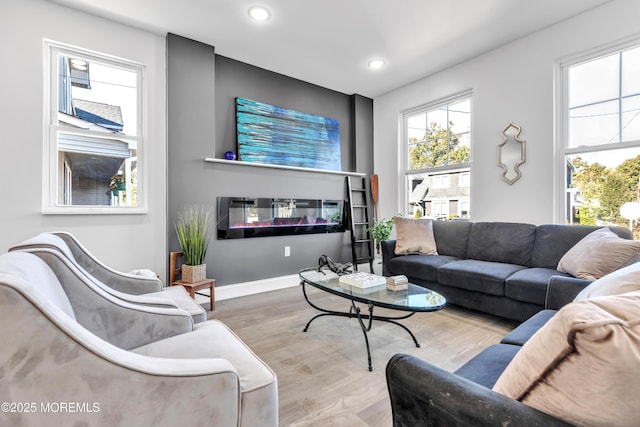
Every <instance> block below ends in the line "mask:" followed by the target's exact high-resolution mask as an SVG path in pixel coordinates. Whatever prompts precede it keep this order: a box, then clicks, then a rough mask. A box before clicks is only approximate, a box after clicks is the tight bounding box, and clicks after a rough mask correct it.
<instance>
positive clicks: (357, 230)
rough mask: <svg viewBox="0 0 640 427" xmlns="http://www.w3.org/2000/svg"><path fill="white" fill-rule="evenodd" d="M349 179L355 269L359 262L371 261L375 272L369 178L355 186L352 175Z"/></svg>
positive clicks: (348, 200)
mask: <svg viewBox="0 0 640 427" xmlns="http://www.w3.org/2000/svg"><path fill="white" fill-rule="evenodd" d="M346 181H347V202H348V205H349V226H350V227H349V228H350V230H351V256H352V259H353V261H352V262H353V269H354V271H358V264H360V263H363V262H365V261H366V262H368V263H369V268H370V270H371V273H373V260H374V256H373V244H374V243H373V239H372V237H371V233H370V232H369V227H370V226H371V224H370V223H369V204H368V203H367V178H365V177H362V184H361V185H360V186H359V187H355V188H354V187H353V186H352V184H351V177H350V176H347V177H346Z"/></svg>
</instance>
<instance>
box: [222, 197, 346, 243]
mask: <svg viewBox="0 0 640 427" xmlns="http://www.w3.org/2000/svg"><path fill="white" fill-rule="evenodd" d="M344 211H345V202H344V200H319V199H293V198H280V199H270V198H263V197H259V198H247V197H218V239H244V238H248V237H266V236H286V235H292V234H313V233H337V232H344V231H345V228H346V227H345V215H344V213H345V212H344Z"/></svg>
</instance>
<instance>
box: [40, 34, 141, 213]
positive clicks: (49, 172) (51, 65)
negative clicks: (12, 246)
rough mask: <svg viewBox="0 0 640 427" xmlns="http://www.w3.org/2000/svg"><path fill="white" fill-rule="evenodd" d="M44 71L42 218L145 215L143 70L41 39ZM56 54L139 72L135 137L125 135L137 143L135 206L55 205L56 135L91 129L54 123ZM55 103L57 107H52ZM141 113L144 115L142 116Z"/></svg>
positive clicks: (120, 59) (128, 61)
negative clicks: (49, 216)
mask: <svg viewBox="0 0 640 427" xmlns="http://www.w3.org/2000/svg"><path fill="white" fill-rule="evenodd" d="M43 46H44V52H43V58H44V72H43V78H44V81H43V121H42V122H43V140H44V141H43V165H42V166H43V168H42V169H43V173H42V213H43V214H45V215H60V214H62V215H86V214H103V215H104V214H107V215H111V214H146V213H147V212H148V200H147V184H146V183H147V179H146V177H147V175H148V172H147V162H146V151H147V150H146V144H147V143H148V142H147V141H148V138H147V120H148V118H147V115H148V114H147V109H146V105H147V102H146V101H147V95H146V94H147V90H146V87H145V84H146V81H147V79H146V67H145V66H144V65H143V64H140V63H137V62H134V61H130V60H126V59H123V58H118V57H116V56H112V55H108V54H103V53H98V52H94V51H91V50H88V49H83V48H79V47H76V46H71V45H67V44H64V43H59V42H56V41H53V40H48V39H45V40H44V45H43ZM58 53H67V54H69V55H74V54H76V55H78V54H81V55H82V56H83V57H87V58H89V59H91V60H95V61H96V62H108V63H110V64H111V65H115V66H117V65H120V66H122V67H124V68H126V69H131V68H136V69H138V71H139V72H138V78H137V85H138V88H139V90H138V96H137V105H138V112H137V113H138V117H137V126H138V130H137V136H131V135H128V136H127V139H129V140H135V141H137V148H136V151H137V162H138V168H139V171H141V172H142V173H139V174H138V177H137V196H136V197H137V201H138V205H137V206H79V205H77V206H73V205H71V206H63V205H60V204H58V197H57V195H58V192H57V188H58V173H57V172H58V160H57V153H58V146H57V133H58V131H61V130H62V131H64V133H70V134H78V135H89V136H91V135H92V131H90V130H80V131H76V132H74V131H72V130H71V129H69V128H65V127H61V126H59V125H58V124H57V112H58V106H57V100H58V85H57V84H53V81H52V79H54V78H55V77H56V75H57V63H55V62H54V61H52V57H53V56H54V55H57V54H58ZM54 103H55V104H56V105H54ZM143 111H145V113H144V114H143ZM95 136H97V137H104V134H100V133H95Z"/></svg>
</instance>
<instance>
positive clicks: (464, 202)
mask: <svg viewBox="0 0 640 427" xmlns="http://www.w3.org/2000/svg"><path fill="white" fill-rule="evenodd" d="M402 118H403V147H404V176H405V190H404V194H405V201H406V205H405V212H404V214H405V216H408V217H413V218H420V217H428V218H434V219H439V220H448V219H453V218H456V217H458V218H469V217H470V211H469V206H470V201H471V194H470V187H469V176H470V170H471V93H470V92H467V93H464V94H460V95H456V96H454V97H451V98H447V99H444V100H441V101H438V102H435V103H432V104H428V105H425V106H422V107H419V108H416V109H414V110H411V111H407V112H405V113H403V117H402Z"/></svg>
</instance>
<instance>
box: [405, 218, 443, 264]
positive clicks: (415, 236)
mask: <svg viewBox="0 0 640 427" xmlns="http://www.w3.org/2000/svg"><path fill="white" fill-rule="evenodd" d="M394 222H395V226H396V248H395V251H394V252H395V254H396V255H409V254H422V255H438V249H437V247H436V239H435V237H434V235H433V221H432V220H430V219H409V218H402V217H395V218H394Z"/></svg>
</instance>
